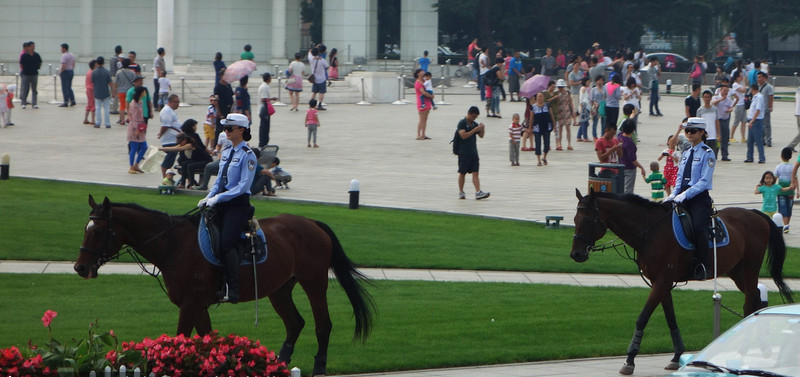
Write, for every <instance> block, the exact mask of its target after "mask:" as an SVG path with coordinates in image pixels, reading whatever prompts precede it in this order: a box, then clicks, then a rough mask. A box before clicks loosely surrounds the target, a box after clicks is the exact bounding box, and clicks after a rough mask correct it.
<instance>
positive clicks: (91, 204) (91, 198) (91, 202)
mask: <svg viewBox="0 0 800 377" xmlns="http://www.w3.org/2000/svg"><path fill="white" fill-rule="evenodd" d="M89 207H92V209H94V207H97V203H96V202H95V201H94V197H93V196H92V194H89Z"/></svg>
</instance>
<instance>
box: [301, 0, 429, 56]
mask: <svg viewBox="0 0 800 377" xmlns="http://www.w3.org/2000/svg"><path fill="white" fill-rule="evenodd" d="M426 1H427V0H426ZM322 4H323V16H322V17H323V19H324V20H325V21H324V25H323V26H322V39H323V41H322V42H323V43H325V45H326V46H327V47H328V50H330V49H331V48H334V47H335V48H338V49H339V51H340V52H339V61H340V62H346V61H347V60H348V58H349V59H350V61H354V62H355V61H356V60H358V59H374V58H375V57H376V51H377V47H376V46H375V45H376V44H377V15H378V13H377V12H378V1H377V0H325V1H324V2H323V3H322ZM315 42H318V41H315ZM348 47H349V55H350V56H349V57H348Z"/></svg>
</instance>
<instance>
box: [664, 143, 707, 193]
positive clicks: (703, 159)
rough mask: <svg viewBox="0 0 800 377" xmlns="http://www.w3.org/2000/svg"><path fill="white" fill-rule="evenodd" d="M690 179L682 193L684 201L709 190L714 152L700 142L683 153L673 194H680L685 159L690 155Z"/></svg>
mask: <svg viewBox="0 0 800 377" xmlns="http://www.w3.org/2000/svg"><path fill="white" fill-rule="evenodd" d="M692 150H694V155H692V161H691V162H690V163H691V164H692V178H691V180H690V181H689V186H690V187H689V188H688V189H686V191H683V192H682V193H686V199H691V198H694V197H695V196H696V195H697V194H699V193H701V192H703V191H706V190H711V189H712V187H711V178H712V176H713V175H714V167H715V166H716V163H717V161H716V158H715V157H714V151H713V150H712V149H711V147H709V146H708V145H706V144H705V143H703V142H702V141H701V142H700V143H698V144H697V145H695V146H694V147H692V148H690V149H687V150H685V151H683V157H682V158H681V164H680V166H679V167H678V179H676V180H675V190H674V191H675V192H681V185H682V184H683V170H684V167H686V164H687V161H686V160H687V159H688V158H689V155H690V154H692Z"/></svg>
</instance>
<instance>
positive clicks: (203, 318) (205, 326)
mask: <svg viewBox="0 0 800 377" xmlns="http://www.w3.org/2000/svg"><path fill="white" fill-rule="evenodd" d="M194 328H195V330H197V335H200V336H203V335H206V334H208V333H210V332H211V317H210V316H209V314H208V308H203V309H200V310H199V311H198V312H197V318H196V320H195V322H194Z"/></svg>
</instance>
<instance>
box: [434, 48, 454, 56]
mask: <svg viewBox="0 0 800 377" xmlns="http://www.w3.org/2000/svg"><path fill="white" fill-rule="evenodd" d="M436 50H437V51H438V52H439V55H445V56H454V55H460V54H457V53H455V52H453V50H451V49H450V47H447V46H438V47H437V49H436Z"/></svg>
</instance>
